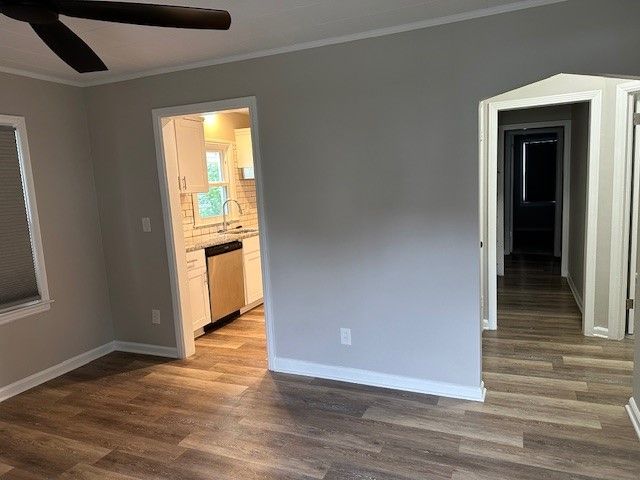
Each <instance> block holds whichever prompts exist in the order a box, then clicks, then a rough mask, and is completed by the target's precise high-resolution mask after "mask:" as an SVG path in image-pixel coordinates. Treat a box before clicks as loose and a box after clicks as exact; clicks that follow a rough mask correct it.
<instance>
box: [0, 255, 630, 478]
mask: <svg viewBox="0 0 640 480" xmlns="http://www.w3.org/2000/svg"><path fill="white" fill-rule="evenodd" d="M511 267H512V268H510V269H509V272H508V276H507V278H506V279H505V281H504V282H502V285H501V292H500V298H501V305H500V330H499V331H498V332H486V333H485V335H484V369H485V381H486V385H487V387H488V388H489V392H488V394H487V400H486V403H484V404H480V403H474V402H466V401H461V400H452V399H447V398H440V397H436V396H429V395H417V394H411V393H402V392H395V391H391V390H384V389H377V388H370V387H363V386H357V385H349V384H344V383H338V382H331V381H326V380H319V379H312V378H303V377H296V376H290V375H281V374H271V373H268V372H267V371H266V351H265V337H264V313H263V310H262V309H261V308H259V309H256V310H253V311H251V312H249V313H247V314H245V315H244V316H242V317H241V318H240V319H238V320H236V321H234V322H233V323H231V324H229V325H227V326H225V327H223V328H221V329H219V330H217V331H214V332H210V333H209V334H207V335H205V336H203V337H201V338H200V339H198V340H197V342H196V345H197V347H196V355H195V357H193V358H191V359H189V360H184V361H168V360H165V359H159V358H149V357H143V356H139V355H132V354H124V353H113V354H111V355H108V356H106V357H104V358H101V359H99V360H97V361H95V362H93V363H91V364H89V365H86V366H84V367H82V368H80V369H77V370H75V371H73V372H71V373H69V374H67V375H64V376H63V377H60V378H58V379H55V380H53V381H50V382H48V383H46V384H44V385H42V386H40V387H37V388H35V389H33V390H31V391H28V392H26V393H24V394H22V395H19V396H17V397H14V398H12V399H9V400H7V401H6V402H4V403H2V404H0V478H2V479H9V478H11V479H43V478H66V479H71V478H82V479H113V480H127V479H129V480H130V479H181V480H187V479H202V480H204V479H216V480H238V479H242V480H250V479H255V480H257V479H278V480H293V479H310V478H316V479H325V480H337V479H349V480H365V479H366V480H374V479H378V480H382V479H416V480H418V479H419V480H425V479H430V480H431V479H435V480H445V479H447V480H501V479H503V480H520V479H525V480H526V479H529V480H541V479H572V480H587V479H595V478H597V479H607V480H614V479H615V480H619V479H634V480H637V479H638V478H639V477H640V443H639V442H638V439H637V437H636V436H635V433H634V431H633V428H632V427H631V424H630V422H629V419H628V418H627V415H626V412H625V411H624V408H623V405H624V404H625V403H626V401H627V399H628V397H629V396H630V393H631V391H630V373H631V367H632V365H631V350H632V345H631V341H629V340H627V341H625V342H621V343H616V342H608V341H605V340H598V339H588V338H584V337H582V335H581V334H580V331H579V323H580V321H579V317H578V310H577V308H576V307H575V304H574V303H573V300H572V297H571V293H570V292H569V290H568V288H567V287H566V285H565V284H564V283H563V282H562V281H561V280H559V279H557V278H555V277H553V276H552V275H550V271H549V269H548V266H547V267H545V266H536V265H531V264H528V263H527V262H523V263H520V264H514V265H511ZM525 270H526V271H527V275H526V276H525V275H522V273H523V272H524V271H525Z"/></svg>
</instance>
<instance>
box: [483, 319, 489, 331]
mask: <svg viewBox="0 0 640 480" xmlns="http://www.w3.org/2000/svg"><path fill="white" fill-rule="evenodd" d="M482 330H489V320H487V319H486V318H483V319H482Z"/></svg>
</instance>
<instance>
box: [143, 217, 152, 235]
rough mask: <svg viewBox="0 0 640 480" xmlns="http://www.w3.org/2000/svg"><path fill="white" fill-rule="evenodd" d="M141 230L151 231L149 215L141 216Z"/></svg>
mask: <svg viewBox="0 0 640 480" xmlns="http://www.w3.org/2000/svg"><path fill="white" fill-rule="evenodd" d="M142 231H143V232H145V233H149V232H150V231H151V219H150V218H149V217H142Z"/></svg>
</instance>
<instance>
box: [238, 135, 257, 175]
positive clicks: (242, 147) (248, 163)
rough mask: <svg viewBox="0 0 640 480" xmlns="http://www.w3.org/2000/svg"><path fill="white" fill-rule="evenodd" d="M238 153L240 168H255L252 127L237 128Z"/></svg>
mask: <svg viewBox="0 0 640 480" xmlns="http://www.w3.org/2000/svg"><path fill="white" fill-rule="evenodd" d="M236 154H237V162H238V168H253V144H252V142H251V129H250V128H238V129H237V130H236Z"/></svg>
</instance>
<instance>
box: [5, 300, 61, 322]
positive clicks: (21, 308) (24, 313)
mask: <svg viewBox="0 0 640 480" xmlns="http://www.w3.org/2000/svg"><path fill="white" fill-rule="evenodd" d="M52 303H53V300H38V301H37V302H30V303H25V304H23V305H17V306H15V307H12V308H9V309H7V310H0V325H5V324H7V323H10V322H14V321H16V320H19V319H21V318H24V317H28V316H30V315H35V314H37V313H42V312H46V311H47V310H49V309H50V308H51V304H52Z"/></svg>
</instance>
